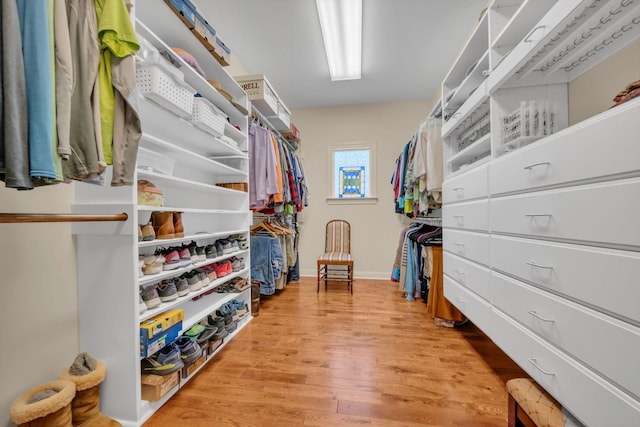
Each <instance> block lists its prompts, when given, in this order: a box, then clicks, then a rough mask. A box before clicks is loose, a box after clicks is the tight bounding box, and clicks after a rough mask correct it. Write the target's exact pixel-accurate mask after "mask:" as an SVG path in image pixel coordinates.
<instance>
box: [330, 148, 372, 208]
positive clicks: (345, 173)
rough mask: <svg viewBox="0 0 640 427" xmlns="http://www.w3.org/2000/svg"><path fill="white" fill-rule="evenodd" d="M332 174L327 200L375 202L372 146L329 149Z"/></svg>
mask: <svg viewBox="0 0 640 427" xmlns="http://www.w3.org/2000/svg"><path fill="white" fill-rule="evenodd" d="M330 155H331V165H332V173H331V174H330V176H331V183H330V194H329V197H328V200H332V201H345V202H357V200H358V199H360V200H362V201H365V200H369V201H371V199H374V200H375V185H374V184H375V171H374V165H375V147H374V145H373V144H358V145H355V144H354V145H340V146H333V147H330Z"/></svg>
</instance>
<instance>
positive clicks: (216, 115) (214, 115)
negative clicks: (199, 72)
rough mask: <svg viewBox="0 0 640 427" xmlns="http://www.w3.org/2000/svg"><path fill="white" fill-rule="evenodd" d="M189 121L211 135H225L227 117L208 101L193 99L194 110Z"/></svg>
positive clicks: (199, 98) (198, 98)
mask: <svg viewBox="0 0 640 427" xmlns="http://www.w3.org/2000/svg"><path fill="white" fill-rule="evenodd" d="M189 121H190V122H191V123H192V124H193V125H194V126H197V127H199V128H200V129H202V130H204V131H205V132H208V133H210V134H211V135H213V136H216V137H217V136H221V135H224V127H225V123H226V122H227V115H226V114H225V113H223V112H222V111H220V110H219V109H218V107H216V106H215V105H213V104H212V103H211V102H210V101H209V100H208V99H205V98H201V97H195V98H193V110H192V112H191V116H190V117H189Z"/></svg>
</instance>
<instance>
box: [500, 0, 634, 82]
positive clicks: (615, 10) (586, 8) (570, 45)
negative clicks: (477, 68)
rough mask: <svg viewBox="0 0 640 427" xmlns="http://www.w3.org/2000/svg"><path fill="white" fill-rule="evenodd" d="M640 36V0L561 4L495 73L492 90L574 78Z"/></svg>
mask: <svg viewBox="0 0 640 427" xmlns="http://www.w3.org/2000/svg"><path fill="white" fill-rule="evenodd" d="M639 36H640V1H637V0H563V1H560V2H557V3H556V4H555V5H554V6H553V7H552V8H551V9H550V10H549V11H548V12H547V14H546V15H545V16H544V17H543V18H542V19H541V20H540V21H539V22H538V24H537V25H536V26H535V27H534V28H531V29H530V32H529V33H528V34H527V36H526V37H525V38H524V39H523V40H522V41H521V42H520V43H519V44H518V45H517V46H516V47H515V48H514V49H513V50H512V51H511V53H509V55H508V56H507V57H506V58H505V59H504V61H502V62H501V63H500V64H499V65H498V66H497V67H496V68H495V70H494V71H493V72H492V73H491V75H490V76H489V79H488V89H489V92H490V93H492V92H493V91H494V90H496V89H498V88H500V87H510V86H525V85H535V84H552V83H566V82H570V81H573V80H575V79H576V78H577V77H579V76H580V75H581V74H583V73H584V72H586V71H588V70H589V69H591V68H592V67H593V66H595V65H597V64H598V63H600V62H602V61H603V60H605V59H606V58H608V57H609V56H611V55H613V54H614V53H616V52H617V51H619V50H620V49H622V48H623V47H625V46H627V45H628V44H629V43H631V42H633V41H634V40H637V39H638V37H639Z"/></svg>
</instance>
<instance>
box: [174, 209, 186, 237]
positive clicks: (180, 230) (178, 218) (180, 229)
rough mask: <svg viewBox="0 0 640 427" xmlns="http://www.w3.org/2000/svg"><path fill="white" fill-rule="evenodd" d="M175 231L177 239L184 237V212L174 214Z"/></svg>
mask: <svg viewBox="0 0 640 427" xmlns="http://www.w3.org/2000/svg"><path fill="white" fill-rule="evenodd" d="M173 230H174V233H175V235H176V237H184V226H183V225H182V212H173Z"/></svg>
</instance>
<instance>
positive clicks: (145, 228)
mask: <svg viewBox="0 0 640 427" xmlns="http://www.w3.org/2000/svg"><path fill="white" fill-rule="evenodd" d="M141 228H142V240H143V241H145V242H148V241H149V240H153V239H155V238H156V232H155V231H154V230H153V224H152V223H151V221H149V222H148V223H146V224H145V225H142V226H141Z"/></svg>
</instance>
